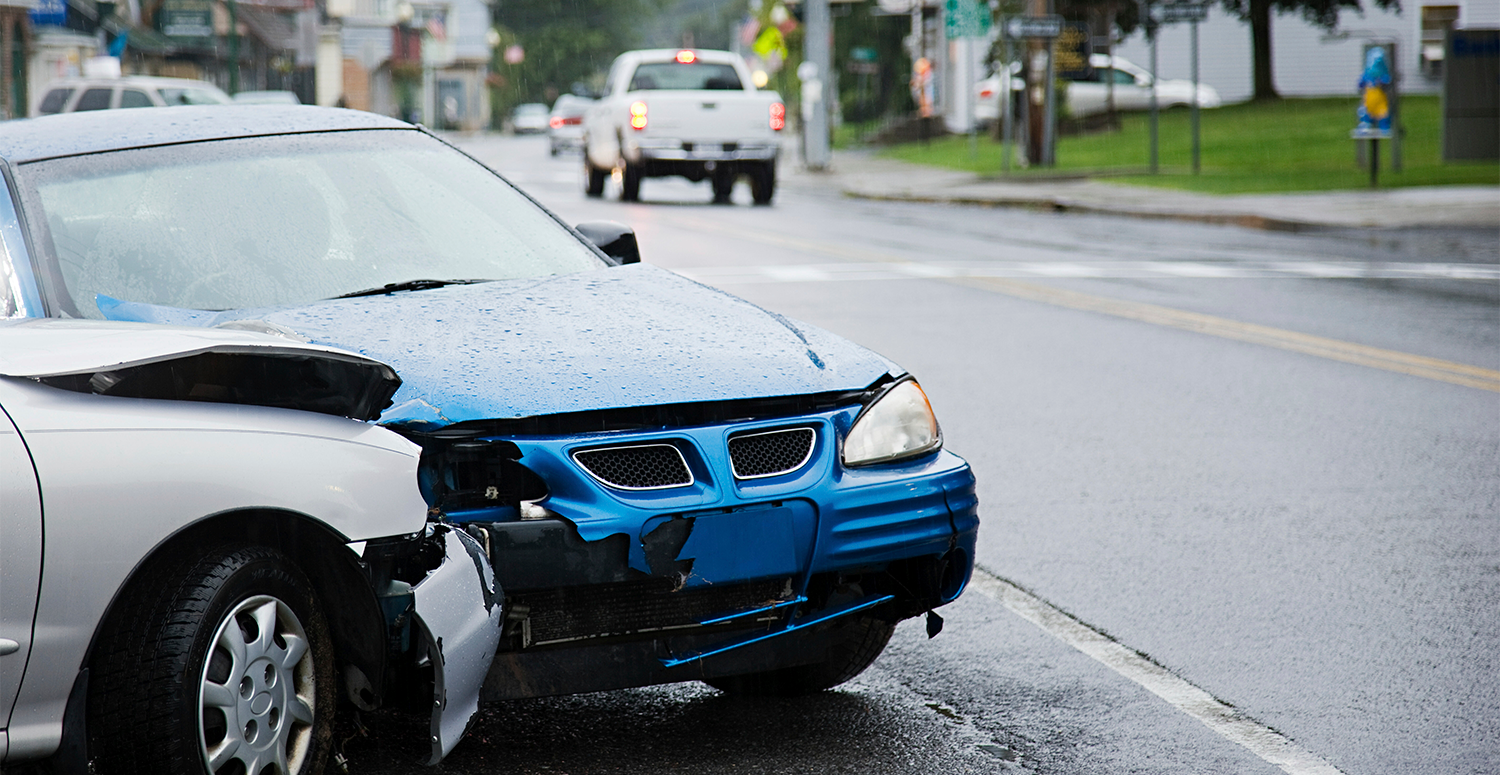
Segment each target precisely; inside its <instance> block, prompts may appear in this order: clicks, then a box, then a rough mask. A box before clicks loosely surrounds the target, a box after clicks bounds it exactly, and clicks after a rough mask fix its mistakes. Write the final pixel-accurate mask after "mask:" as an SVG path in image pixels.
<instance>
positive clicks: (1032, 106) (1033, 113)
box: [1026, 0, 1049, 164]
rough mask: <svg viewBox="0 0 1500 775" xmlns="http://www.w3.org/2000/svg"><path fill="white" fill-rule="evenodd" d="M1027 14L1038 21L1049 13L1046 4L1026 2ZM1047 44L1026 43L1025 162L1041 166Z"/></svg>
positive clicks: (1031, 40)
mask: <svg viewBox="0 0 1500 775" xmlns="http://www.w3.org/2000/svg"><path fill="white" fill-rule="evenodd" d="M1026 12H1027V14H1028V15H1030V16H1033V17H1036V16H1042V15H1045V14H1046V13H1047V0H1027V4H1026ZM1045 45H1046V42H1045V41H1044V40H1043V39H1041V38H1036V37H1032V38H1028V39H1027V40H1026V101H1027V102H1026V124H1027V127H1026V129H1027V133H1026V146H1027V147H1026V158H1027V160H1028V161H1030V162H1031V163H1032V164H1042V163H1043V162H1044V161H1045V159H1046V156H1045V151H1044V150H1043V147H1044V146H1045V142H1044V136H1045V135H1046V131H1047V130H1046V125H1047V110H1046V105H1047V98H1048V96H1049V95H1048V94H1047V93H1046V91H1045V86H1044V82H1045V79H1046V73H1045V72H1040V71H1041V69H1042V67H1043V62H1042V59H1043V58H1044V57H1045V56H1046V54H1045V53H1044V52H1045V48H1044V46H1045Z"/></svg>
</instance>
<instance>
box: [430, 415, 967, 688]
mask: <svg viewBox="0 0 1500 775" xmlns="http://www.w3.org/2000/svg"><path fill="white" fill-rule="evenodd" d="M857 411H858V407H847V408H841V409H834V410H829V411H824V412H821V413H819V414H815V415H809V416H801V417H795V418H777V419H773V420H765V421H760V422H753V423H732V424H714V425H706V426H699V427H691V428H674V429H671V430H667V431H654V432H649V431H648V432H628V433H610V434H593V435H584V436H579V435H568V436H555V437H544V436H531V437H517V436H510V437H507V438H504V439H499V438H490V439H480V440H476V441H475V442H474V443H476V444H483V443H492V444H497V445H504V446H505V447H506V448H508V449H510V454H511V455H512V456H514V457H516V458H519V461H520V463H521V464H524V467H525V469H526V470H527V471H529V472H533V473H534V475H535V476H536V477H537V478H538V479H539V480H541V481H544V482H546V487H547V489H548V494H547V496H546V498H545V499H544V500H541V501H539V502H537V503H522V504H521V507H520V508H513V507H507V506H495V507H490V508H486V507H483V506H482V505H476V507H473V508H467V509H450V510H448V511H447V513H446V518H447V519H448V520H449V521H451V522H461V523H464V524H465V528H466V529H467V530H469V531H470V532H472V533H473V534H475V535H476V536H478V537H479V538H480V539H481V540H482V541H483V542H484V543H485V544H486V549H487V553H488V554H489V556H490V558H491V560H492V562H493V563H494V567H495V568H496V573H497V576H498V578H499V583H500V586H501V587H502V588H503V589H504V590H505V595H506V607H507V617H506V626H505V629H504V634H503V636H502V639H501V643H500V647H499V651H498V653H497V655H496V658H495V661H494V666H493V668H492V670H491V672H490V675H489V680H488V682H487V684H486V687H485V692H484V697H485V699H507V698H518V697H534V696H545V695H551V694H566V693H573V692H583V691H597V690H602V689H611V688H622V687H626V686H640V685H648V684H654V683H666V682H672V681H683V680H694V679H698V678H703V677H711V676H715V675H733V674H738V673H743V672H752V671H756V670H769V669H778V668H781V667H786V666H790V665H793V664H798V663H806V662H812V661H817V660H818V659H819V654H820V653H821V650H822V649H824V648H826V647H828V646H829V645H830V644H832V643H834V642H835V641H836V637H835V636H836V634H837V630H838V628H839V627H841V626H842V625H843V624H844V623H845V622H846V621H847V620H852V619H855V618H858V617H862V616H879V617H881V618H886V619H889V620H892V621H895V620H899V619H903V618H908V617H911V616H915V615H918V614H920V613H922V612H924V611H928V610H931V609H932V608H935V607H937V606H940V605H943V604H945V603H948V602H950V601H952V600H953V599H955V598H957V597H958V595H959V594H960V593H961V592H962V591H963V588H964V586H965V585H966V584H967V582H968V579H969V574H970V572H971V569H972V558H973V556H974V543H975V539H976V535H977V531H978V522H979V520H978V513H977V500H976V498H975V494H974V477H973V474H972V473H971V471H970V469H969V466H968V464H967V463H965V462H964V461H963V460H962V459H961V458H959V457H958V456H956V455H953V454H951V453H948V452H946V451H938V452H934V453H930V454H927V455H924V456H921V457H918V458H915V459H912V460H908V461H902V462H898V463H891V464H885V465H879V466H870V467H864V468H858V469H851V468H845V467H844V466H842V464H841V463H840V462H839V460H838V440H839V439H840V438H841V437H842V435H843V433H844V432H846V431H847V428H848V427H849V425H850V424H851V423H852V421H853V418H854V416H855V414H856V413H857ZM787 431H798V432H806V431H811V432H812V439H813V441H812V443H811V448H810V449H809V450H808V453H807V458H806V460H805V461H803V462H802V464H801V465H799V466H797V467H796V468H795V469H794V470H790V471H787V472H784V473H779V474H775V475H770V476H744V475H739V476H737V475H736V468H735V466H736V465H737V463H736V461H735V460H733V459H732V457H733V456H732V455H731V454H730V452H729V449H730V447H731V444H730V442H731V441H732V440H733V439H735V438H740V437H745V436H749V435H754V434H757V433H765V432H787ZM512 445H513V446H512ZM648 447H652V448H656V449H655V451H654V452H652V453H651V455H653V456H668V457H671V456H674V455H675V456H677V457H679V458H680V461H681V465H682V466H683V467H685V469H686V473H685V474H684V476H683V477H682V481H681V482H680V483H677V484H673V485H671V486H660V487H634V488H626V487H622V486H612V485H611V484H610V483H608V482H607V481H605V480H604V479H601V478H600V477H598V476H596V475H595V473H594V472H591V471H590V470H588V468H587V467H586V466H584V465H583V464H582V463H581V462H580V457H579V454H578V453H580V452H583V453H587V452H590V451H599V450H610V451H613V450H622V449H623V450H631V449H642V450H645V449H646V448H648ZM643 454H644V453H643ZM610 475H613V474H610ZM606 478H607V477H606ZM490 489H491V490H492V494H498V493H496V492H494V490H496V489H498V488H490Z"/></svg>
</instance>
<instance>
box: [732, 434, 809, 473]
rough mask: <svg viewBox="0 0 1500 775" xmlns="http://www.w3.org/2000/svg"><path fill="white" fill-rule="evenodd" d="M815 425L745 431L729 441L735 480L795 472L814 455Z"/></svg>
mask: <svg viewBox="0 0 1500 775" xmlns="http://www.w3.org/2000/svg"><path fill="white" fill-rule="evenodd" d="M813 437H814V432H813V429H812V428H785V429H782V430H777V431H767V432H765V433H745V434H741V435H739V436H735V437H733V438H731V439H730V440H729V460H730V463H731V464H732V465H733V466H734V476H735V478H736V479H759V478H761V477H766V476H776V475H777V474H785V473H789V472H791V471H795V470H797V469H799V468H801V467H802V465H803V464H804V463H806V462H807V459H808V458H809V457H811V456H812V448H813Z"/></svg>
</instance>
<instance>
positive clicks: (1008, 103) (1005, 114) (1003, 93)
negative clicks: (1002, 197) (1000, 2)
mask: <svg viewBox="0 0 1500 775" xmlns="http://www.w3.org/2000/svg"><path fill="white" fill-rule="evenodd" d="M1001 21H1004V19H1001ZM1002 29H1003V28H1002ZM1001 35H1002V36H1003V37H1002V40H1004V41H1005V48H1004V51H1005V60H1004V62H1002V63H1001V67H1002V70H1003V74H1002V75H1000V76H999V82H1000V124H1001V138H1002V139H1004V142H1003V143H1001V146H1000V148H1001V153H1000V171H1001V172H1003V173H1006V174H1010V157H1011V154H1013V153H1015V131H1016V125H1015V120H1016V119H1015V111H1016V100H1015V93H1014V91H1013V88H1012V86H1013V84H1012V82H1011V74H1010V62H1011V56H1012V55H1013V52H1012V51H1011V45H1010V36H1008V35H1005V33H1004V32H1003V31H1002V32H1001ZM1023 93H1024V92H1023Z"/></svg>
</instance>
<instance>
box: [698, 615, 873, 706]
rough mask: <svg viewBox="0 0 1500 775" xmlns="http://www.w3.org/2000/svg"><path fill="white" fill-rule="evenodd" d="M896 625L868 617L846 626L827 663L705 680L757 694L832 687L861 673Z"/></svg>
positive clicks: (776, 694) (793, 693)
mask: <svg viewBox="0 0 1500 775" xmlns="http://www.w3.org/2000/svg"><path fill="white" fill-rule="evenodd" d="M895 631H896V625H895V624H892V623H891V622H887V621H885V620H884V619H877V618H874V617H864V618H861V619H856V620H854V621H852V622H849V623H848V624H846V625H844V628H843V632H842V633H841V635H842V637H841V638H840V639H839V641H838V642H837V643H835V644H834V646H833V647H832V648H831V649H829V657H828V659H827V660H825V661H823V662H814V663H812V664H810V665H797V666H796V667H787V668H782V669H780V670H769V671H766V672H764V673H749V674H746V675H732V676H724V677H720V678H707V679H704V681H703V682H704V683H706V684H708V685H709V686H712V687H713V688H715V689H718V690H719V691H721V692H724V693H726V694H739V695H746V696H753V697H797V696H801V695H804V694H815V693H817V692H821V691H823V690H825V689H831V688H833V687H835V686H838V685H839V684H841V683H843V682H845V681H848V680H849V679H851V678H853V677H854V676H857V675H859V674H860V673H863V672H864V671H865V668H867V667H869V666H870V664H871V663H873V662H874V661H875V658H876V657H878V656H880V652H882V651H884V650H885V644H886V643H888V642H890V639H891V634H892V633H894V632H895Z"/></svg>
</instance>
